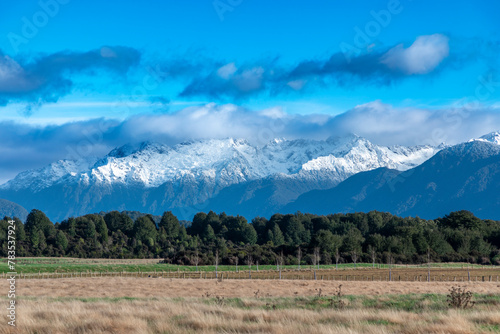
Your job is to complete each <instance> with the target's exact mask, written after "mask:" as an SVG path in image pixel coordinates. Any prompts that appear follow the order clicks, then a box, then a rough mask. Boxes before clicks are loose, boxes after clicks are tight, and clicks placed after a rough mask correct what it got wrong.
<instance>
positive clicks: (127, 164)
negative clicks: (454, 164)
mask: <svg viewBox="0 0 500 334" xmlns="http://www.w3.org/2000/svg"><path fill="white" fill-rule="evenodd" d="M437 151H439V148H436V147H431V146H417V147H411V148H408V147H402V146H394V147H383V146H378V145H374V144H372V143H371V142H369V141H368V140H366V139H364V138H361V137H358V136H355V135H351V136H348V137H343V138H338V137H331V138H329V139H327V140H326V141H314V140H285V139H275V140H272V141H271V142H269V143H268V144H267V145H265V146H263V147H256V146H253V145H251V144H250V143H249V142H247V141H246V140H242V139H232V138H228V139H222V140H218V139H211V140H205V141H192V142H186V143H181V144H178V145H176V146H173V147H170V146H167V145H162V144H158V143H142V144H141V145H139V146H138V147H132V146H130V145H126V146H123V147H119V148H116V149H114V150H112V151H111V152H110V153H109V154H108V155H107V156H105V157H104V158H102V159H94V158H92V159H81V160H77V161H72V160H60V161H58V162H55V163H52V164H50V165H48V166H46V167H44V168H41V169H37V170H32V171H26V172H23V173H21V174H19V175H18V176H17V177H16V178H14V179H13V180H11V181H9V182H7V183H6V184H4V185H2V186H1V189H4V190H14V191H19V190H22V189H29V190H30V191H32V192H35V193H36V192H39V191H41V190H42V189H45V188H49V187H51V186H53V185H55V184H66V185H67V184H79V185H84V186H89V185H110V186H112V185H116V184H120V185H125V186H126V185H134V186H142V187H145V188H155V187H159V186H160V185H162V184H164V183H166V182H173V181H176V180H180V179H186V178H187V179H191V180H193V181H194V182H203V183H205V184H207V185H210V186H211V187H212V188H213V190H215V191H217V190H220V189H222V188H225V187H227V186H229V185H232V184H238V183H242V182H247V181H251V180H256V179H262V178H266V177H269V176H272V175H281V176H283V177H286V176H290V177H306V178H307V177H318V173H320V174H324V175H325V176H326V177H328V179H329V181H330V183H338V182H340V181H342V180H344V179H346V178H347V177H349V176H351V175H353V174H355V173H358V172H360V171H367V170H371V169H375V168H378V167H388V168H392V169H397V170H407V169H409V168H412V167H414V166H417V165H419V164H421V163H422V162H424V161H426V160H427V159H429V158H430V157H432V156H433V155H434V154H435V153H436V152H437Z"/></svg>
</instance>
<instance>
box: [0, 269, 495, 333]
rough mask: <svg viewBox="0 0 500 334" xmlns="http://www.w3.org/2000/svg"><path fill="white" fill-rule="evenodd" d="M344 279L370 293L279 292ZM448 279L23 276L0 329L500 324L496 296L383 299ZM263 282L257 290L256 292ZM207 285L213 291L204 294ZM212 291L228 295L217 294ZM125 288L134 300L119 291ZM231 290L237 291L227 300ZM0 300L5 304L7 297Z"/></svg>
mask: <svg viewBox="0 0 500 334" xmlns="http://www.w3.org/2000/svg"><path fill="white" fill-rule="evenodd" d="M340 283H341V284H342V291H343V293H344V294H345V295H358V296H361V295H365V296H368V297H359V298H358V299H356V298H354V299H349V298H343V299H342V300H344V301H345V302H346V307H345V308H342V309H336V308H334V307H331V306H329V305H328V300H327V299H325V300H323V299H314V298H310V297H309V298H308V299H307V298H306V299H304V298H297V299H295V298H288V299H283V298H278V297H298V296H300V297H303V296H315V295H317V294H318V291H319V289H321V291H322V295H330V296H331V295H334V294H335V292H336V288H337V287H338V285H339V284H340ZM452 285H454V283H447V282H432V283H425V282H359V281H358V282H335V281H311V280H309V281H301V280H281V281H279V280H224V281H222V282H218V281H216V280H204V279H202V280H200V279H161V278H121V277H114V278H72V279H56V280H39V279H34V280H31V279H26V280H18V281H17V293H16V295H17V296H18V300H17V328H16V329H15V330H14V329H12V328H11V327H10V326H8V325H7V324H6V320H4V321H3V322H1V323H0V334H12V333H37V334H49V333H50V334H52V333H54V334H58V333H76V334H78V333H81V334H87V333H89V334H96V333H117V334H122V333H123V334H126V333H140V334H145V333H207V334H211V333H276V334H288V333H307V334H309V333H332V334H333V333H336V334H337V333H338V334H342V333H349V334H355V333H372V334H385V333H403V334H424V333H434V334H444V333H455V334H473V333H492V332H495V331H497V332H498V331H500V307H499V306H498V302H496V303H483V304H478V305H476V307H475V308H474V309H472V310H447V309H446V307H445V308H444V309H443V308H441V309H439V310H437V311H436V310H435V309H434V308H433V307H434V305H435V303H436V302H435V301H433V300H430V299H423V300H422V301H420V302H419V304H418V307H419V309H418V312H417V311H416V310H415V311H413V309H411V311H404V310H401V309H398V308H393V307H387V304H385V305H386V306H384V307H381V306H379V305H383V303H384V302H385V303H387V302H389V301H390V302H392V300H393V299H392V298H394V296H390V295H401V294H413V293H415V294H419V295H421V294H423V293H435V294H446V293H447V292H448V290H449V288H450V287H451V286H452ZM462 286H463V285H462ZM466 287H467V289H469V290H471V291H473V292H474V293H479V294H483V295H486V294H490V295H495V296H498V295H500V283H496V282H495V283H493V282H477V283H476V282H471V283H468V284H466ZM6 289H7V282H6V280H2V281H0V290H2V291H7V290H6ZM257 290H259V296H260V297H261V298H255V294H254V293H255V292H256V291H257ZM207 293H208V294H209V295H210V297H211V298H201V296H202V295H205V294H207ZM380 295H382V296H380ZM215 296H223V297H225V299H224V300H223V301H222V302H220V303H218V302H217V300H216V299H214V298H213V297H215ZM370 296H371V297H370ZM122 297H133V298H137V299H131V300H128V299H120V298H122ZM178 297H181V298H180V299H179V298H178ZM230 297H239V298H241V300H239V299H238V300H234V299H233V300H231V299H228V298H230ZM262 297H265V298H262ZM88 298H94V299H92V300H89V299H88ZM112 298H119V299H117V300H116V299H112ZM363 298H365V299H366V298H372V299H376V301H377V303H376V304H372V305H371V306H365V304H364V303H363ZM377 298H378V299H377ZM1 300H3V302H2V304H4V303H5V304H4V305H6V303H7V300H6V299H5V298H3V299H1ZM283 300H285V301H283ZM315 300H316V301H315ZM311 301H314V302H312V303H311ZM280 303H284V304H280ZM316 303H317V304H316ZM441 303H442V301H441ZM276 305H278V307H277V308H276V309H275V306H276ZM279 305H285V306H283V307H279ZM4 319H6V318H4Z"/></svg>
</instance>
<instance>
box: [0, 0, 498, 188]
mask: <svg viewBox="0 0 500 334" xmlns="http://www.w3.org/2000/svg"><path fill="white" fill-rule="evenodd" d="M499 12H500V4H499V3H498V2H494V1H474V2H471V1H453V2H449V1H439V2H436V1H416V0H414V1H409V0H401V1H393V0H390V1H358V0H356V1H321V0H320V1H314V2H310V1H290V0H289V1H282V0H278V1H262V0H252V1H250V0H216V1H213V0H209V1H205V0H198V1H194V0H183V1H140V2H139V1H123V0H122V1H116V0H115V1H105V2H103V1H81V0H42V1H22V2H20V1H4V2H2V10H1V11H0V22H2V24H1V26H0V52H1V53H0V126H2V128H8V129H11V130H12V131H14V130H15V131H20V132H19V134H18V135H17V136H16V138H17V139H18V140H17V141H16V140H13V139H8V140H7V139H6V138H0V140H2V142H3V145H2V147H1V148H0V154H2V155H3V157H6V159H11V160H12V161H14V162H11V163H2V164H0V182H1V181H3V180H6V179H8V178H10V177H12V176H13V175H15V173H17V172H19V171H22V170H24V169H27V168H34V167H40V166H43V165H44V164H46V163H48V162H50V161H53V159H62V158H67V157H68V154H67V151H68V146H70V147H72V146H75V145H76V146H78V145H79V144H78V143H81V142H82V140H85V139H82V138H80V137H79V136H74V137H72V136H71V135H68V134H67V132H65V131H66V130H65V129H67V128H68V127H70V126H71V127H72V128H74V127H75V126H79V129H81V131H80V132H87V133H93V132H95V130H96V125H95V124H96V122H97V120H98V119H104V120H103V122H104V121H105V122H108V123H106V124H107V126H106V127H104V128H102V129H99V130H98V131H99V134H100V135H99V138H102V139H100V140H98V142H97V143H93V142H91V144H92V148H91V149H88V150H86V151H85V152H86V153H82V154H81V155H82V156H85V155H99V154H103V153H104V152H106V150H108V149H109V148H112V147H113V146H114V145H121V144H124V143H125V142H129V141H137V140H145V139H150V138H148V135H149V136H150V137H152V138H153V139H158V140H164V141H167V142H172V143H175V142H176V141H180V140H184V139H186V138H189V137H191V136H193V133H192V132H191V131H189V130H188V129H189V126H188V123H189V122H193V119H194V117H195V116H194V115H198V114H199V113H200V112H201V111H200V110H202V111H203V113H204V114H203V115H208V116H203V117H210V122H211V123H207V122H208V118H207V120H206V123H205V124H206V125H213V126H214V127H215V128H217V129H221V130H220V133H219V132H213V131H210V132H206V133H205V132H204V130H203V129H201V130H198V132H199V136H200V137H218V136H221V137H223V136H228V135H231V136H233V135H235V134H234V133H232V132H231V131H225V130H224V129H228V128H230V127H231V125H233V124H235V123H238V122H242V119H244V120H245V122H247V123H249V124H261V121H262V119H261V118H262V117H264V118H265V119H266V120H267V119H269V120H273V119H286V120H293V122H292V123H293V124H295V125H294V127H293V132H292V131H288V132H283V133H282V132H281V131H273V133H274V134H276V135H280V136H281V135H286V136H288V137H314V134H315V133H316V134H318V133H319V134H321V136H323V137H326V136H328V135H335V134H337V133H343V132H350V131H356V132H358V134H360V135H364V136H367V137H368V138H369V139H371V140H374V141H378V142H380V143H383V144H396V143H399V144H405V145H409V144H424V143H427V144H435V142H436V141H438V139H439V140H441V139H443V141H447V142H454V141H459V140H463V139H466V138H470V137H474V136H477V135H480V134H484V133H486V132H489V131H492V130H493V129H498V128H500V120H499V117H498V114H499V112H498V110H499V106H500V83H499V82H500V75H499V54H500V53H499V51H500V35H499V33H500V29H499V28H500V23H499V20H498V13H499ZM464 106H466V110H467V111H466V113H459V115H460V116H459V118H460V120H461V121H460V124H458V123H457V122H450V121H449V120H450V117H451V116H449V115H448V114H447V113H449V112H453V110H456V109H457V108H464ZM471 110H472V111H473V112H472V111H471ZM227 113H229V114H231V116H230V117H229V116H227ZM367 114H368V115H380V117H379V116H377V117H375V118H373V117H367ZM464 114H466V116H464ZM224 115H225V116H224ZM355 115H357V116H356V117H355ZM440 115H444V116H440ZM446 115H448V116H446ZM215 116H217V117H215ZM455 116H456V115H455ZM455 116H453V117H455ZM196 117H198V116H196ZM203 117H202V118H201V119H203ZM266 117H267V118H266ZM350 118H352V120H351V121H349V122H346V121H345V119H350ZM219 119H220V120H221V121H218V120H219ZM335 119H336V120H335ZM366 119H370V120H371V122H375V123H368V121H366ZM401 119H403V120H404V119H417V120H420V122H421V124H422V126H425V125H429V126H430V127H434V130H436V131H437V130H443V129H444V130H445V132H446V134H445V135H443V136H439V138H433V136H432V135H431V133H435V132H436V131H434V132H425V134H424V135H422V136H419V135H417V134H415V133H414V132H413V131H408V130H407V129H402V128H400V129H398V131H397V133H395V132H394V131H391V126H389V125H390V124H393V123H394V124H401V123H406V122H402V121H401ZM222 120H225V121H227V122H229V123H227V124H226V123H224V124H223V123H220V122H222ZM333 120H335V121H333ZM364 120H365V121H364ZM376 120H386V121H384V122H385V123H377V122H376ZM162 121H163V122H166V123H168V124H178V125H179V126H180V127H181V128H186V130H185V131H184V132H183V131H182V129H181V130H177V129H176V130H175V131H174V130H165V128H169V127H168V126H164V127H162V128H161V129H160V128H154V127H153V128H151V126H148V127H145V129H147V131H146V130H144V131H142V130H141V128H140V125H142V126H144V124H147V123H148V122H149V123H153V124H163V123H162ZM113 122H115V123H113ZM217 122H219V123H217ZM266 122H267V121H266ZM269 122H271V121H269ZM340 123H341V124H344V125H343V126H344V127H343V128H342V127H340V125H338V124H340ZM289 124H290V123H289ZM300 124H302V125H303V126H302V127H301V126H300ZM311 124H315V126H316V127H320V128H321V131H319V130H317V129H316V130H315V131H311ZM450 124H451V125H450ZM457 124H458V125H457ZM183 125H184V126H183ZM452 125H453V126H452ZM455 125H456V126H455ZM242 126H244V125H242ZM454 126H455V127H454ZM349 127H350V128H349ZM235 128H239V127H235ZM130 129H133V130H130ZM459 130H460V132H461V133H462V136H456V135H455V132H457V131H459ZM429 131H430V130H429ZM4 132H5V131H4ZM76 132H78V131H76ZM198 132H197V133H198ZM241 132H242V133H248V136H251V133H252V128H251V127H248V128H247V131H243V130H242V131H241ZM62 133H66V137H65V138H66V140H67V141H68V144H65V145H59V146H57V145H56V144H55V139H54V138H60V137H59V136H60V135H61V134H62ZM405 133H408V135H407V136H406V137H405V135H403V134H405ZM41 134H43V135H41ZM236 135H237V134H236ZM434 137H435V136H434ZM37 138H38V139H37ZM39 145H42V147H43V149H40V147H39ZM20 147H22V148H23V149H22V150H20V149H19V148H20ZM47 147H52V149H47ZM31 150H37V152H40V150H43V151H42V152H43V154H36V155H34V157H36V158H33V159H27V158H26V157H24V156H23V157H21V156H19V154H20V153H19V152H22V153H23V154H24V155H26V154H29V152H31ZM4 161H5V160H4Z"/></svg>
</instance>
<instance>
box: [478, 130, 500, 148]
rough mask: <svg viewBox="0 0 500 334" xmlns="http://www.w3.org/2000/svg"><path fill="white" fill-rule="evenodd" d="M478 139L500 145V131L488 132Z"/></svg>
mask: <svg viewBox="0 0 500 334" xmlns="http://www.w3.org/2000/svg"><path fill="white" fill-rule="evenodd" d="M479 140H484V141H488V142H490V143H494V144H497V145H500V131H493V132H490V133H488V134H486V135H484V136H481V137H480V138H479Z"/></svg>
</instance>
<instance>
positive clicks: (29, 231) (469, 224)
mask: <svg viewBox="0 0 500 334" xmlns="http://www.w3.org/2000/svg"><path fill="white" fill-rule="evenodd" d="M10 219H11V218H9V217H5V218H4V219H3V220H0V245H1V248H0V253H1V254H0V255H1V256H2V257H6V255H7V250H8V243H7V236H8V227H7V226H8V221H9V220H10ZM14 220H15V226H16V230H15V231H16V255H17V257H22V256H55V257H59V256H70V257H80V258H159V259H164V261H165V262H166V263H172V264H183V265H211V264H214V263H215V262H218V263H219V264H227V265H238V264H249V263H253V264H256V263H259V264H276V262H277V261H280V262H281V263H282V264H298V263H300V264H303V265H307V264H318V263H321V264H335V263H345V262H351V263H352V262H354V263H356V262H368V263H371V262H374V263H389V262H391V263H396V264H397V263H401V264H406V263H408V264H418V263H426V262H427V261H428V260H429V258H430V260H431V261H434V262H470V263H480V264H497V265H498V264H500V221H494V220H482V219H479V218H477V217H475V216H474V215H473V214H472V213H471V212H469V211H457V212H452V213H450V214H448V215H445V216H444V217H441V218H437V219H434V220H424V219H420V218H418V217H415V218H412V217H408V218H401V217H398V216H395V215H392V214H390V213H384V212H377V211H371V212H368V213H346V214H342V213H337V214H331V215H327V216H320V215H314V214H304V213H300V212H297V213H295V214H286V215H283V214H275V215H273V216H272V217H271V218H270V219H266V218H264V217H256V218H254V219H253V220H252V221H251V222H250V223H249V222H248V221H247V220H246V219H245V218H244V217H242V216H230V215H226V214H225V213H220V214H216V213H214V212H212V211H210V212H209V213H203V212H200V213H197V214H196V215H195V216H194V217H193V220H192V221H191V222H188V223H187V224H181V223H180V222H179V220H178V219H177V217H176V216H175V215H174V214H172V212H170V211H169V212H165V213H164V214H163V215H162V217H161V220H160V221H159V223H155V220H154V217H153V216H152V215H149V214H146V215H142V216H138V217H136V219H135V220H132V218H130V215H129V214H127V213H125V212H123V213H120V212H118V211H112V212H108V213H101V214H88V215H84V216H81V217H72V218H68V219H66V220H64V221H62V222H61V223H56V224H54V223H52V222H51V221H50V220H49V218H48V217H47V216H46V215H45V214H44V213H43V212H42V211H40V210H36V209H35V210H32V211H31V212H30V214H29V215H28V217H27V219H26V222H25V223H23V222H21V221H20V220H19V219H17V218H14ZM186 226H187V227H186Z"/></svg>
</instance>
